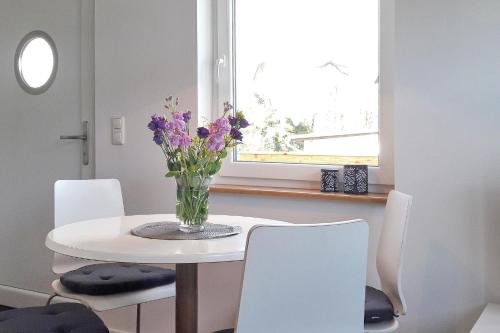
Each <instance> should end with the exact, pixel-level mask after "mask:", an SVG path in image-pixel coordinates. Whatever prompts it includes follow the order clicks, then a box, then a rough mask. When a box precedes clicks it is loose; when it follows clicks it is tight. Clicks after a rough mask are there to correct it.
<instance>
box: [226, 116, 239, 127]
mask: <svg viewBox="0 0 500 333" xmlns="http://www.w3.org/2000/svg"><path fill="white" fill-rule="evenodd" d="M228 119H229V124H230V125H231V126H232V127H236V125H238V118H236V117H233V116H229V117H228Z"/></svg>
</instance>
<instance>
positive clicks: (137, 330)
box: [135, 304, 141, 333]
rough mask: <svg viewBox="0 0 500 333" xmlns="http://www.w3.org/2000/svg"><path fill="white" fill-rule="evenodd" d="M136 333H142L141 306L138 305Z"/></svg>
mask: <svg viewBox="0 0 500 333" xmlns="http://www.w3.org/2000/svg"><path fill="white" fill-rule="evenodd" d="M135 323H136V328H135V331H136V333H141V305H140V304H137V319H136V322H135Z"/></svg>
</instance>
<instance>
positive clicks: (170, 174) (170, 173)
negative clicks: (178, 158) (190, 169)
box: [165, 171, 180, 177]
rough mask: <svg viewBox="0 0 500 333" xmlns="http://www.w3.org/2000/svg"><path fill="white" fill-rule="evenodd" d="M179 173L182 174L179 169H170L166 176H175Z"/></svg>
mask: <svg viewBox="0 0 500 333" xmlns="http://www.w3.org/2000/svg"><path fill="white" fill-rule="evenodd" d="M178 174H180V172H179V171H169V172H167V174H166V175H165V177H175V176H177V175H178Z"/></svg>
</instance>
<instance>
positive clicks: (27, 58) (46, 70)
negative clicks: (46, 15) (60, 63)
mask: <svg viewBox="0 0 500 333" xmlns="http://www.w3.org/2000/svg"><path fill="white" fill-rule="evenodd" d="M19 67H20V72H21V74H22V76H23V79H24V81H25V82H26V84H27V85H28V86H29V87H31V88H40V87H41V86H43V85H44V84H46V83H47V81H48V80H49V79H50V76H51V75H52V71H53V70H54V55H53V53H52V47H51V46H50V44H49V43H48V42H47V41H46V40H45V39H43V38H40V37H37V38H35V39H33V40H31V41H30V42H29V43H28V44H27V45H26V46H25V47H24V50H23V52H22V54H21V57H20V58H19Z"/></svg>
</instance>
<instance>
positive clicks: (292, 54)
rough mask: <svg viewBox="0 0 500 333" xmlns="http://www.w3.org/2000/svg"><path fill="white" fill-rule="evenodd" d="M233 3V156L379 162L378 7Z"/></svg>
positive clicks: (325, 1)
mask: <svg viewBox="0 0 500 333" xmlns="http://www.w3.org/2000/svg"><path fill="white" fill-rule="evenodd" d="M235 2H236V7H235V12H236V17H235V26H236V30H235V41H236V42H235V45H234V51H235V71H236V74H235V80H236V93H235V104H236V109H237V110H241V111H243V112H245V114H246V116H247V118H248V119H249V121H250V122H251V123H252V126H250V127H249V128H247V129H245V132H244V137H245V138H244V142H245V144H244V145H241V146H239V148H238V152H237V154H236V159H237V160H238V161H262V162H284V163H307V164H368V165H375V166H376V165H378V155H379V135H378V131H379V126H378V118H379V115H378V112H379V110H378V108H379V103H378V93H379V87H378V81H379V79H378V75H379V68H378V44H379V37H378V26H379V19H378V1H376V0H349V1H345V0H307V1H289V0H272V1H269V0H237V1H235Z"/></svg>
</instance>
